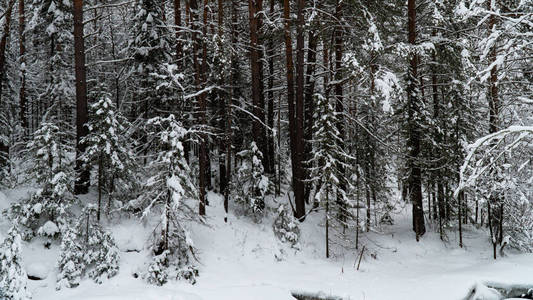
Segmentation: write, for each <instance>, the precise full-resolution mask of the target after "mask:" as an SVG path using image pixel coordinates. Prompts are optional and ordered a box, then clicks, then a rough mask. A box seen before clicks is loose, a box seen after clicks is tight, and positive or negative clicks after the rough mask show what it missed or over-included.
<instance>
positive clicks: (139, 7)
mask: <svg viewBox="0 0 533 300" xmlns="http://www.w3.org/2000/svg"><path fill="white" fill-rule="evenodd" d="M162 8H163V6H162V5H160V3H159V1H156V0H136V1H135V11H136V15H135V17H134V18H133V20H132V24H131V26H132V27H131V28H132V36H131V38H130V41H129V45H128V51H129V53H130V55H131V57H132V58H133V59H132V60H131V63H132V66H131V72H130V76H131V77H132V78H134V80H135V82H136V88H135V91H134V95H133V101H134V105H133V106H132V107H131V110H132V113H133V114H134V115H137V114H143V117H144V118H146V119H148V118H151V117H154V115H155V111H154V108H155V107H159V108H161V107H162V103H165V102H166V101H167V100H168V97H169V91H167V89H166V88H165V87H167V86H168V82H167V80H166V79H165V78H166V77H165V75H166V74H168V72H167V68H166V66H165V64H166V63H167V62H169V61H170V58H171V52H172V51H171V48H170V43H169V38H170V37H169V30H168V29H167V25H166V24H165V22H164V20H163V18H164V12H163V11H162Z"/></svg>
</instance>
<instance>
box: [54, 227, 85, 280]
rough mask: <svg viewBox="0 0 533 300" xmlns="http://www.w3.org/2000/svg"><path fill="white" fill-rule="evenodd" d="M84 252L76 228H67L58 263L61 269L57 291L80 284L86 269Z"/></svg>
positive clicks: (62, 240)
mask: <svg viewBox="0 0 533 300" xmlns="http://www.w3.org/2000/svg"><path fill="white" fill-rule="evenodd" d="M83 251H84V249H83V247H82V245H81V243H80V241H79V238H78V236H77V234H76V231H75V230H74V228H71V227H69V228H67V229H66V230H65V232H63V237H62V239H61V254H60V256H59V261H58V263H57V266H58V268H59V274H58V276H57V284H56V289H57V290H59V289H61V288H63V287H67V288H74V287H77V286H78V285H79V284H80V281H81V279H82V275H83V271H84V269H85V267H86V266H85V260H84V255H83Z"/></svg>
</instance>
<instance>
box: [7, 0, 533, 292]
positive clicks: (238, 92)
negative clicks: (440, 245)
mask: <svg viewBox="0 0 533 300" xmlns="http://www.w3.org/2000/svg"><path fill="white" fill-rule="evenodd" d="M0 18H1V19H0V22H1V24H0V27H1V28H0V36H1V37H0V186H3V188H5V189H14V188H17V187H21V186H24V187H31V191H30V192H29V193H28V195H27V196H25V197H23V199H21V200H20V201H19V202H17V203H14V204H12V205H10V207H9V208H7V209H6V210H5V211H4V213H3V217H5V218H6V219H7V220H9V222H10V224H12V225H13V228H12V229H11V230H10V232H9V234H8V236H7V238H6V240H5V241H4V246H5V247H4V248H5V249H7V250H3V251H0V257H2V255H4V256H5V258H6V259H5V261H6V264H4V263H3V264H2V266H1V267H0V279H1V280H2V283H4V284H6V285H5V286H9V289H8V288H6V290H5V291H4V293H5V294H6V295H8V296H7V297H8V298H7V299H25V298H24V297H25V296H24V295H23V292H22V289H23V288H22V287H23V286H25V283H23V280H22V279H20V281H16V280H11V281H10V279H9V277H10V276H7V275H5V274H8V273H9V272H11V273H9V274H13V272H15V273H19V274H23V273H24V271H23V270H22V269H21V267H20V265H18V264H20V259H21V258H20V253H18V252H20V250H16V249H18V248H20V243H21V241H25V242H28V241H31V240H32V239H36V238H40V239H44V240H46V242H45V247H50V245H52V246H53V245H57V246H58V247H60V249H61V252H60V253H61V254H60V257H59V261H58V268H59V273H58V278H57V288H58V289H60V288H62V287H76V286H77V285H79V283H80V280H81V279H82V278H83V277H88V278H91V279H93V280H94V281H95V282H102V281H103V280H105V279H106V278H111V277H113V276H114V275H115V274H116V273H117V272H118V268H119V267H118V260H119V254H118V252H119V250H118V248H117V246H116V245H115V241H114V238H113V236H112V235H111V234H110V233H109V232H108V230H107V228H109V226H111V224H113V222H114V221H113V220H117V219H120V218H134V219H138V220H139V222H144V223H143V224H148V225H146V226H152V227H151V228H150V230H152V233H153V234H152V238H151V241H150V242H149V244H150V245H149V249H150V251H149V253H150V255H151V257H152V259H151V263H150V264H149V265H148V267H147V269H146V270H145V274H142V275H141V276H143V278H145V279H146V280H147V281H148V282H150V283H153V284H156V285H162V284H165V283H166V282H167V281H168V280H171V278H180V279H185V280H188V281H190V282H195V281H196V279H195V277H196V276H198V273H199V269H198V262H199V261H202V258H201V255H199V254H198V251H197V250H198V249H196V247H195V246H194V244H193V243H192V240H193V239H194V236H190V233H189V230H188V228H190V227H191V226H206V225H207V226H209V223H210V222H211V221H210V207H211V206H212V205H211V203H210V202H211V201H212V200H211V199H210V197H209V195H210V193H215V194H219V195H221V197H222V198H223V208H224V211H225V213H224V215H223V218H224V222H229V221H231V218H235V217H238V218H247V219H249V222H251V223H252V224H257V226H259V224H261V223H263V220H264V219H265V216H267V215H274V216H276V219H275V222H274V224H273V228H274V232H275V234H276V236H278V237H279V238H280V239H281V240H283V241H284V242H288V243H292V244H293V245H294V244H296V243H297V241H298V235H299V229H298V228H299V226H300V225H301V224H304V223H305V222H306V219H307V218H309V216H311V215H319V216H320V218H322V220H323V222H322V223H321V224H322V226H323V227H322V228H323V230H324V232H325V241H324V243H325V253H323V255H324V256H325V257H330V244H331V243H335V244H336V245H337V244H339V243H340V244H343V243H344V245H345V247H348V248H350V249H352V248H353V249H356V250H357V251H359V252H360V255H361V256H363V253H362V252H361V248H362V247H363V246H364V242H361V237H362V236H364V235H365V234H367V233H369V232H372V231H374V230H377V228H380V226H384V225H386V226H395V224H394V218H393V214H394V213H395V212H396V211H398V210H399V209H402V208H404V207H406V206H408V207H409V209H411V210H412V215H411V218H412V231H413V235H412V239H416V241H419V240H423V239H424V236H425V234H427V232H428V231H436V232H437V233H438V235H439V237H440V239H441V240H442V241H449V236H450V235H456V234H458V235H459V239H458V243H459V246H460V247H462V246H463V228H464V227H465V226H476V227H477V228H482V229H486V230H485V231H480V232H483V234H485V232H486V233H487V235H488V237H487V240H488V241H490V245H491V253H492V256H493V258H494V259H496V258H497V257H498V256H499V255H500V254H501V255H503V251H504V248H505V249H507V248H506V246H507V247H508V248H514V249H515V250H519V251H524V252H530V251H532V250H533V205H532V203H533V202H532V201H533V200H532V199H533V198H532V197H533V194H532V192H533V189H532V187H533V186H532V185H533V180H532V178H533V177H532V175H533V168H531V166H532V165H533V161H532V160H531V157H533V156H532V150H533V149H532V147H531V146H532V142H533V141H532V139H533V126H532V119H531V115H532V112H533V108H532V106H531V105H532V104H533V1H531V0H520V1H519V0H436V1H426V0H407V1H405V0H403V1H398V0H390V1H377V0H369V1H360V0H349V1H348V0H307V1H305V0H294V1H289V0H283V1H280V0H268V1H267V0H265V1H263V0H248V1H238V0H216V1H215V0H211V1H209V0H204V1H199V0H198V1H197V0H183V1H182V0H172V1H170V0H168V1H166V0H161V1H156V0H100V1H97V0H85V1H83V0H73V1H67V0H26V1H24V0H1V1H0ZM212 216H213V215H212V214H211V217H212ZM218 216H219V215H218V214H217V217H218ZM220 216H221V217H222V215H220ZM147 220H152V221H153V220H157V221H153V222H152V221H147ZM12 245H15V246H12ZM17 247H18V248H17ZM363 251H364V248H363ZM2 253H3V254H2ZM82 253H85V254H82ZM3 259H4V258H3ZM8 261H10V262H11V263H7V262H8ZM10 268H11V269H10ZM9 270H11V271H9ZM13 270H15V271H13ZM6 272H7V273H6ZM2 274H4V275H2ZM22 277H24V276H22ZM10 293H11V294H10ZM9 295H14V296H12V298H10V296H9ZM17 297H21V298H17Z"/></svg>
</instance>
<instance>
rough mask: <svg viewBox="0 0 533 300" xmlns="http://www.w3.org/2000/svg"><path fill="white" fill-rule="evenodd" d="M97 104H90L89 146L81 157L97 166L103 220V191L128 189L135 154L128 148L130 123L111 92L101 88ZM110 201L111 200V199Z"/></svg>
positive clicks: (111, 191)
mask: <svg viewBox="0 0 533 300" xmlns="http://www.w3.org/2000/svg"><path fill="white" fill-rule="evenodd" d="M99 93H100V96H99V99H98V101H97V102H96V103H94V104H93V105H91V107H90V121H89V123H88V124H87V127H88V129H89V134H88V135H87V136H86V137H85V138H84V139H83V140H82V143H85V144H86V146H87V148H86V150H85V153H84V154H83V156H82V159H83V160H84V161H85V163H86V164H88V165H95V166H97V169H98V173H97V185H98V207H97V220H98V221H100V214H101V206H102V205H101V204H102V193H103V192H104V191H106V192H107V194H108V196H109V197H111V194H112V193H113V192H114V191H115V185H118V186H119V187H120V188H119V191H121V192H126V191H127V190H128V186H131V185H132V181H134V179H135V178H134V174H133V171H134V162H133V159H132V157H133V154H132V151H131V150H130V149H128V148H129V144H128V142H131V141H130V140H128V139H127V134H126V128H129V127H130V126H131V124H129V122H128V121H127V120H126V118H124V117H123V116H122V115H121V114H120V112H119V111H118V110H117V109H116V107H115V105H114V104H113V102H112V101H111V99H110V95H109V94H108V93H107V92H105V90H103V88H101V90H100V92H99ZM109 202H111V199H109Z"/></svg>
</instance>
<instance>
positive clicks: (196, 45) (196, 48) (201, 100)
mask: <svg viewBox="0 0 533 300" xmlns="http://www.w3.org/2000/svg"><path fill="white" fill-rule="evenodd" d="M189 5H190V14H191V31H192V39H193V65H194V70H195V74H194V77H195V82H196V88H197V89H198V90H201V89H202V88H203V86H204V82H203V76H204V75H202V74H201V73H202V69H203V65H204V62H202V67H200V63H199V62H198V60H199V56H200V53H199V52H200V39H199V38H198V33H197V32H196V28H197V24H198V3H197V2H196V0H190V1H189ZM203 31H205V26H204V28H203ZM197 101H198V114H197V119H198V120H199V123H200V125H202V126H203V125H205V109H206V107H207V106H206V98H205V93H201V94H200V95H198V97H197ZM202 130H205V128H202ZM205 139H206V137H205V134H204V133H200V151H199V154H198V161H199V172H198V173H199V174H198V183H199V187H198V188H199V196H200V199H199V200H200V203H199V206H198V214H199V215H200V216H204V215H205V205H206V192H205V189H206V182H205V179H206V178H205V174H206V171H205V169H206V165H207V164H206V161H205V159H206V157H207V156H206V155H205V152H206V148H207V146H206V141H205Z"/></svg>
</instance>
